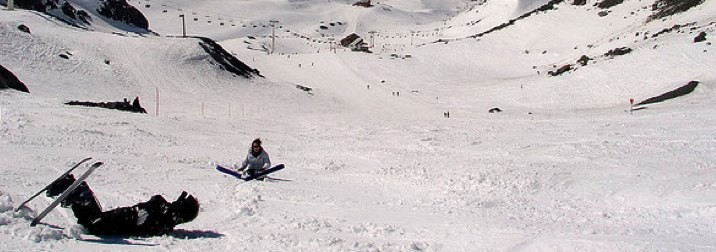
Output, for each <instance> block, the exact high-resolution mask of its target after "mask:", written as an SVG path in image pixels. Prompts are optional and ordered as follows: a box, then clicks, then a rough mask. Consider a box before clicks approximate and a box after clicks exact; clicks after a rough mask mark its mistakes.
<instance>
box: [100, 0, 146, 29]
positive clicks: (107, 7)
mask: <svg viewBox="0 0 716 252" xmlns="http://www.w3.org/2000/svg"><path fill="white" fill-rule="evenodd" d="M97 12H99V14H100V15H102V16H105V17H107V18H110V19H113V20H117V21H120V22H124V23H127V24H130V25H133V26H136V27H139V28H143V29H149V21H148V20H147V18H146V17H145V16H144V15H143V14H142V12H140V11H139V10H137V8H134V6H131V5H129V3H127V1H126V0H105V1H104V2H103V3H102V7H100V8H99V9H97Z"/></svg>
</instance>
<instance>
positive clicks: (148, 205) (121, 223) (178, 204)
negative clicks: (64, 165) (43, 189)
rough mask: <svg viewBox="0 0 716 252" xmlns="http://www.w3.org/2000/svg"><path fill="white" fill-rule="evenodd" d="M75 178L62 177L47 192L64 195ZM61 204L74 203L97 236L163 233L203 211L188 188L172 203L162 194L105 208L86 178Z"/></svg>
mask: <svg viewBox="0 0 716 252" xmlns="http://www.w3.org/2000/svg"><path fill="white" fill-rule="evenodd" d="M73 182H75V177H74V176H72V174H69V175H67V176H65V177H64V178H62V179H58V180H57V181H55V182H53V183H52V184H50V186H49V187H48V188H47V196H49V197H54V196H57V195H60V194H61V193H62V192H64V191H65V190H66V189H67V188H68V187H69V186H70V185H71V184H72V183H73ZM61 206H62V207H71V208H72V212H74V214H75V217H76V218H77V223H78V224H80V225H82V226H84V227H85V228H86V229H87V231H88V232H89V233H90V234H93V235H97V236H103V235H118V236H154V235H163V234H167V233H169V232H171V231H172V230H174V227H175V226H176V225H179V224H182V223H186V222H190V221H192V220H194V218H196V216H197V215H198V214H199V201H198V200H197V199H196V198H194V196H191V195H188V193H187V192H182V193H181V195H180V196H179V198H177V200H175V201H174V202H171V203H170V202H168V201H166V200H165V199H164V197H162V196H160V195H154V196H152V198H151V199H149V201H147V202H141V203H138V204H136V205H134V206H131V207H120V208H116V209H113V210H109V211H105V212H103V211H102V208H101V207H100V204H99V202H98V201H97V198H95V195H94V192H93V191H92V190H91V189H90V188H89V185H87V182H84V181H83V182H82V183H81V184H80V186H79V187H77V188H75V190H74V191H72V192H71V193H70V194H69V195H68V196H67V198H65V199H64V200H62V205H61Z"/></svg>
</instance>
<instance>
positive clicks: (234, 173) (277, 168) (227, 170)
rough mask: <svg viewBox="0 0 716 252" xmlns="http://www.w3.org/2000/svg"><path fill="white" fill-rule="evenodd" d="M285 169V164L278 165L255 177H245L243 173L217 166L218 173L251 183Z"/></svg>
mask: <svg viewBox="0 0 716 252" xmlns="http://www.w3.org/2000/svg"><path fill="white" fill-rule="evenodd" d="M283 168H285V166H284V165H283V164H278V165H276V166H274V167H271V168H268V169H266V170H265V171H263V172H260V173H257V174H255V175H254V176H243V175H242V174H241V173H238V172H235V171H232V170H230V169H227V168H224V167H222V166H220V165H217V166H216V170H218V171H220V172H223V173H226V174H229V175H231V176H234V177H236V178H238V179H241V180H243V181H251V180H254V179H257V178H259V177H262V176H265V175H268V174H271V173H274V172H276V171H278V170H281V169H283Z"/></svg>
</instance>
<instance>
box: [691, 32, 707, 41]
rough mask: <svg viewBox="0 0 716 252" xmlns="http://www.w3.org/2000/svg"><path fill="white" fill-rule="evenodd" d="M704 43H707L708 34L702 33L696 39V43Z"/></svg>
mask: <svg viewBox="0 0 716 252" xmlns="http://www.w3.org/2000/svg"><path fill="white" fill-rule="evenodd" d="M703 41H706V32H701V33H699V35H698V36H696V37H695V38H694V43H699V42H703Z"/></svg>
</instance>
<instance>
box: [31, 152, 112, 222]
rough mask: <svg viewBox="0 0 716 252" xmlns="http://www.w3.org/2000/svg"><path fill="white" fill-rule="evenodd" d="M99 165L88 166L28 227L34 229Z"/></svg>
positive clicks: (98, 163)
mask: <svg viewBox="0 0 716 252" xmlns="http://www.w3.org/2000/svg"><path fill="white" fill-rule="evenodd" d="M101 165H102V162H97V163H94V164H93V165H92V166H90V168H89V169H88V170H87V171H86V172H85V173H83V174H82V176H80V177H79V178H77V180H75V182H74V183H72V185H70V187H68V188H67V189H66V190H65V191H64V192H63V193H62V194H60V196H59V197H57V199H55V201H53V202H52V203H50V205H49V206H48V207H47V208H45V210H43V211H42V213H40V214H39V215H37V217H35V219H33V220H32V223H30V226H31V227H34V226H35V225H37V223H40V220H42V218H45V216H47V214H48V213H50V211H52V209H55V207H57V205H59V204H60V202H62V200H64V199H65V198H67V195H70V193H71V192H72V191H74V190H75V189H76V188H77V187H78V186H80V184H81V183H82V182H83V181H85V179H87V177H89V175H90V174H92V172H93V171H94V170H95V169H97V168H99V167H100V166H101Z"/></svg>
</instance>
